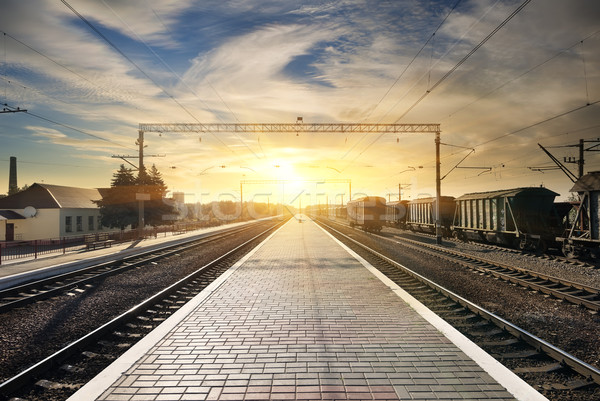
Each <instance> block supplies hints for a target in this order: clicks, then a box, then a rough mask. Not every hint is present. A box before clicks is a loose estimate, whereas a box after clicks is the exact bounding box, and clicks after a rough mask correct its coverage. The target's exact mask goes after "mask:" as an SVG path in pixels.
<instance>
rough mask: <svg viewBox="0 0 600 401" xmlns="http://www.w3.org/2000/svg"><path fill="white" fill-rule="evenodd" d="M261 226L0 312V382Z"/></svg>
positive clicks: (264, 226)
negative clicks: (70, 292) (80, 289)
mask: <svg viewBox="0 0 600 401" xmlns="http://www.w3.org/2000/svg"><path fill="white" fill-rule="evenodd" d="M265 228H266V224H263V225H260V226H259V227H254V228H252V229H251V230H249V231H246V232H244V233H243V234H239V235H236V236H234V237H230V238H229V239H228V241H227V242H224V241H219V242H217V243H213V244H211V245H210V246H206V247H201V248H196V250H193V251H186V252H182V253H180V255H179V256H172V257H169V258H168V259H164V260H162V261H160V262H158V263H157V264H148V265H145V266H141V267H138V268H135V269H133V270H129V271H128V272H126V273H123V274H119V275H115V276H110V277H107V278H106V279H104V280H103V281H102V282H95V283H94V286H93V287H88V288H87V289H86V290H85V291H84V292H82V293H77V292H74V294H75V295H66V294H65V295H61V296H58V297H55V298H51V299H48V300H45V301H41V302H38V303H35V304H33V305H29V306H27V307H23V308H20V309H16V310H12V311H9V312H7V313H4V314H2V319H0V382H3V381H5V380H6V379H8V378H10V377H12V376H13V375H14V374H16V373H17V372H20V371H22V370H24V369H25V368H27V367H29V366H30V365H32V364H33V363H36V362H38V361H39V360H41V359H42V358H44V357H46V356H48V355H50V354H52V353H53V352H55V351H57V350H59V349H60V348H62V347H64V346H65V345H67V344H69V343H70V342H72V341H73V340H75V339H77V338H79V337H80V336H82V335H84V334H86V333H88V332H90V331H91V330H93V329H95V328H96V327H97V326H100V325H102V324H104V323H105V322H107V321H109V320H111V319H112V318H114V317H116V316H118V315H119V314H121V313H122V312H124V311H126V310H128V309H129V308H131V307H133V306H134V305H136V304H137V303H139V302H140V301H141V300H143V299H146V298H148V297H149V296H151V295H153V294H154V293H156V292H158V291H159V290H161V289H163V288H165V287H167V286H168V285H170V284H172V283H174V282H176V281H178V280H179V279H181V278H183V277H185V276H187V275H188V274H190V273H191V272H193V271H195V270H196V269H197V268H198V267H200V266H203V265H205V264H206V263H208V262H210V261H211V260H213V259H215V258H216V257H218V256H220V255H222V254H223V253H225V252H226V251H228V250H230V249H231V248H233V247H235V246H237V245H239V244H241V243H243V242H244V241H246V240H248V239H250V238H251V237H253V236H254V235H256V234H258V233H259V232H261V231H263V230H264V229H265Z"/></svg>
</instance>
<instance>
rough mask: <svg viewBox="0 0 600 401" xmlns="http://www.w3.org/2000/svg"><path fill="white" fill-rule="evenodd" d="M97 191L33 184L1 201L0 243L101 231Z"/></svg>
mask: <svg viewBox="0 0 600 401" xmlns="http://www.w3.org/2000/svg"><path fill="white" fill-rule="evenodd" d="M100 199H102V195H101V194H100V191H99V190H98V189H88V188H75V187H64V186H59V185H48V184H37V183H36V184H33V185H32V186H30V187H29V188H27V189H26V190H24V191H21V192H19V193H16V194H14V195H10V196H7V197H5V198H2V199H0V241H13V240H15V241H28V240H34V239H49V238H61V237H68V236H80V235H84V234H89V233H95V232H98V231H102V226H101V224H100V209H99V208H98V206H97V205H96V204H95V203H94V202H93V201H95V200H100Z"/></svg>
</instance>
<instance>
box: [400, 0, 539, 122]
mask: <svg viewBox="0 0 600 401" xmlns="http://www.w3.org/2000/svg"><path fill="white" fill-rule="evenodd" d="M530 2H531V0H525V1H524V2H523V3H522V4H521V5H520V6H519V7H518V8H517V9H516V10H515V11H513V12H512V13H511V14H510V15H509V16H508V17H507V18H506V19H505V20H504V21H502V22H501V23H500V25H498V26H497V27H496V28H494V30H493V31H492V32H490V33H489V34H488V35H487V36H486V37H485V38H484V39H483V40H482V41H481V42H479V44H477V46H475V47H474V48H473V49H471V51H470V52H469V53H468V54H467V55H466V56H464V57H463V58H462V59H461V60H460V61H459V62H458V63H456V65H455V66H454V67H452V68H451V69H450V70H449V71H448V72H447V73H446V74H444V76H443V77H441V78H440V79H439V80H438V81H437V82H436V83H435V84H433V86H432V87H431V88H429V89H428V90H426V91H425V93H423V95H422V96H421V97H420V98H419V99H418V100H417V101H416V102H415V103H414V104H413V105H412V106H410V107H409V108H408V110H406V111H405V112H404V113H402V115H401V116H400V117H398V119H397V120H396V121H395V122H398V121H400V120H401V119H402V118H404V116H406V115H407V114H408V113H410V111H411V110H412V109H414V108H415V107H416V106H417V105H418V104H419V103H421V101H422V100H423V99H425V97H427V96H428V95H429V94H430V93H431V92H432V91H433V90H434V89H435V88H437V87H438V86H439V85H440V84H441V83H442V82H444V81H445V80H446V79H447V78H448V77H449V76H450V75H452V73H453V72H454V71H456V70H457V69H458V68H459V67H460V66H461V65H463V64H464V63H465V62H466V61H467V60H468V59H469V58H470V57H471V56H472V55H473V54H474V53H475V52H476V51H477V50H479V49H480V48H481V47H482V46H483V45H484V44H485V43H486V42H487V41H488V40H490V39H491V38H492V36H494V35H495V34H496V33H497V32H498V31H499V30H500V29H502V28H503V27H504V26H505V25H506V24H507V23H508V22H509V21H510V20H511V19H513V17H514V16H515V15H517V14H518V13H519V12H520V11H521V10H522V9H523V8H525V6H527V4H529V3H530Z"/></svg>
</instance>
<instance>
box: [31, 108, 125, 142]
mask: <svg viewBox="0 0 600 401" xmlns="http://www.w3.org/2000/svg"><path fill="white" fill-rule="evenodd" d="M26 114H28V115H30V116H32V117H35V118H38V119H40V120H44V121H47V122H49V123H52V124H56V125H59V126H61V127H64V128H68V129H70V130H73V131H76V132H79V133H81V134H84V135H87V136H90V137H92V138H96V139H99V140H101V141H104V142H108V143H112V144H113V145H117V146H120V147H123V148H126V149H132V148H130V147H128V146H125V145H122V144H120V143H118V142H115V141H111V140H110V139H106V138H103V137H101V136H99V135H95V134H90V133H89V132H86V131H83V130H80V129H79V128H75V127H72V126H70V125H67V124H63V123H60V122H58V121H54V120H52V119H50V118H47V117H44V116H40V115H39V114H35V113H32V112H30V111H27V112H26Z"/></svg>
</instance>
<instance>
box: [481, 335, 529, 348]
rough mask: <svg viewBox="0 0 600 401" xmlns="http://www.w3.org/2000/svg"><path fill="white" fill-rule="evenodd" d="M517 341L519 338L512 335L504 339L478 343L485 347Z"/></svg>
mask: <svg viewBox="0 0 600 401" xmlns="http://www.w3.org/2000/svg"><path fill="white" fill-rule="evenodd" d="M519 342H520V341H519V340H517V339H516V338H514V337H512V338H507V339H506V340H500V341H482V342H480V343H479V344H481V345H483V346H485V347H507V346H509V345H514V344H518V343H519Z"/></svg>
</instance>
